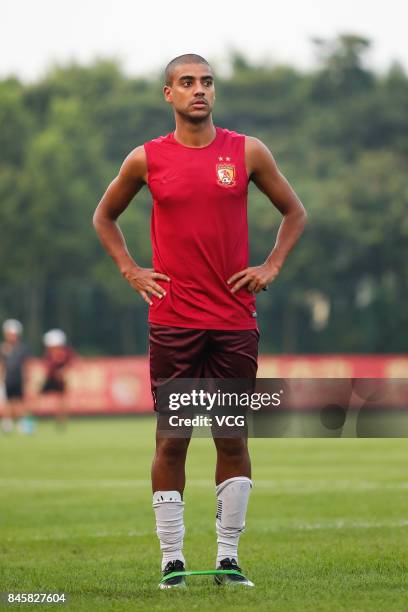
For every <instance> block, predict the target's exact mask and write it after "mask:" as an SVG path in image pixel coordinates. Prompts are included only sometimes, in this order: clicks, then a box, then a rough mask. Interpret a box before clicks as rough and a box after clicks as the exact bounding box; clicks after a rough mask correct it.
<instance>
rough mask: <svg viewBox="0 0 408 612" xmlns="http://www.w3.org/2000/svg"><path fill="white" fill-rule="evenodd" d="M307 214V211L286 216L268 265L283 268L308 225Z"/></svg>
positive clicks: (268, 259) (269, 256) (267, 261)
mask: <svg viewBox="0 0 408 612" xmlns="http://www.w3.org/2000/svg"><path fill="white" fill-rule="evenodd" d="M306 220H307V214H306V212H305V210H304V209H303V210H300V211H296V212H290V213H288V214H287V215H285V216H284V217H283V219H282V223H281V224H280V227H279V231H278V235H277V237H276V243H275V246H274V247H273V249H272V251H271V252H270V254H269V255H268V257H267V259H266V263H267V264H268V265H276V266H278V267H279V268H281V267H282V265H283V263H284V262H285V259H286V258H287V256H288V254H289V253H290V251H291V250H292V249H293V247H294V246H295V244H296V243H297V241H298V240H299V238H300V236H301V235H302V233H303V230H304V228H305V225H306Z"/></svg>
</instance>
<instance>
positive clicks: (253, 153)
mask: <svg viewBox="0 0 408 612" xmlns="http://www.w3.org/2000/svg"><path fill="white" fill-rule="evenodd" d="M245 162H246V166H247V169H248V174H249V175H251V174H252V173H253V172H255V171H257V170H259V169H260V168H262V167H263V166H264V165H265V164H267V165H269V164H271V163H272V164H274V159H273V156H272V153H271V151H270V149H269V148H268V147H267V146H266V145H265V144H264V143H263V142H262V140H259V138H255V136H245Z"/></svg>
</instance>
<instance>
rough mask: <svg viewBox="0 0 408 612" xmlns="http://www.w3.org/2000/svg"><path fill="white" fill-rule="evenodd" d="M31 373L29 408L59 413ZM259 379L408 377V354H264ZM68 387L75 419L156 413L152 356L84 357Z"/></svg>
mask: <svg viewBox="0 0 408 612" xmlns="http://www.w3.org/2000/svg"><path fill="white" fill-rule="evenodd" d="M27 370H28V376H27V379H28V382H27V394H26V399H27V408H28V409H29V410H30V412H32V413H33V414H36V415H50V414H53V413H54V412H55V397H53V395H52V394H40V393H39V390H40V389H41V387H42V384H43V382H44V376H45V369H44V365H43V363H42V361H41V360H40V359H31V360H30V362H29V364H28V367H27ZM258 377H259V378H408V355H386V356H385V355H301V356H299V355H296V356H291V355H285V356H276V357H274V356H267V355H263V356H260V358H259V369H258ZM66 383H67V392H66V404H67V409H68V412H69V413H71V414H89V415H91V414H100V415H102V414H126V413H149V412H152V410H153V402H152V397H151V393H150V380H149V364H148V359H147V357H112V358H105V357H103V358H102V357H101V358H79V359H77V360H76V361H75V362H74V363H73V364H72V366H70V368H69V370H68V371H67V373H66ZM0 412H2V411H1V406H0Z"/></svg>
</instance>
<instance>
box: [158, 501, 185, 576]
mask: <svg viewBox="0 0 408 612" xmlns="http://www.w3.org/2000/svg"><path fill="white" fill-rule="evenodd" d="M153 508H154V512H155V514H156V533H157V536H158V538H159V540H160V548H161V550H162V553H163V558H162V570H164V568H165V567H166V565H167V563H168V562H169V561H176V560H177V559H179V560H180V561H182V562H183V563H184V564H185V559H184V555H183V552H182V549H183V538H184V531H185V529H184V519H183V514H184V502H183V501H181V495H180V493H179V492H178V491H155V493H153Z"/></svg>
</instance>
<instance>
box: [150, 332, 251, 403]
mask: <svg viewBox="0 0 408 612" xmlns="http://www.w3.org/2000/svg"><path fill="white" fill-rule="evenodd" d="M258 341H259V332H258V330H257V329H245V330H233V331H224V330H214V329H187V328H185V327H169V326H167V325H156V324H153V323H151V324H150V326H149V357H150V383H151V389H152V394H153V397H155V392H156V389H157V387H158V385H159V384H160V380H162V381H163V379H165V380H167V381H168V380H171V379H173V378H250V379H254V378H256V372H257V369H258Z"/></svg>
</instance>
